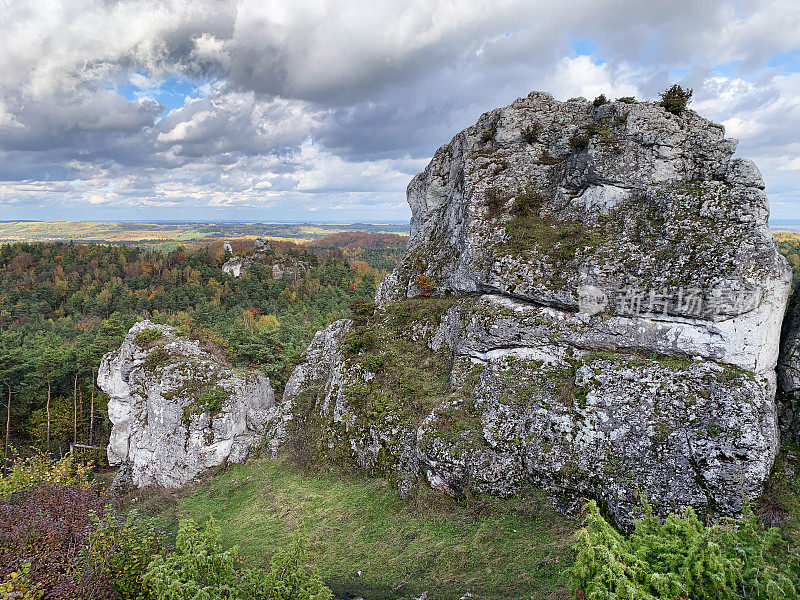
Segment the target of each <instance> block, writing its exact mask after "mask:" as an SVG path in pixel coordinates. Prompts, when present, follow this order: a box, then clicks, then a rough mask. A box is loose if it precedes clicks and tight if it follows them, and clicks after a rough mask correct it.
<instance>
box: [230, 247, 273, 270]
mask: <svg viewBox="0 0 800 600" xmlns="http://www.w3.org/2000/svg"><path fill="white" fill-rule="evenodd" d="M223 249H224V250H226V251H227V252H230V253H231V254H233V248H232V247H231V245H230V242H224V243H223ZM273 252H274V250H273V248H272V246H271V245H270V244H269V242H266V241H264V240H262V239H257V240H255V241H254V242H253V247H252V249H251V250H250V253H249V254H248V255H246V256H232V257H231V258H229V259H228V260H226V261H225V263H224V264H223V265H222V270H223V271H224V272H225V273H227V274H228V275H232V276H233V277H241V275H242V273H244V272H245V271H246V270H247V268H248V267H249V266H250V265H252V264H253V263H254V262H263V261H264V260H266V258H267V257H268V256H270V255H271V254H273Z"/></svg>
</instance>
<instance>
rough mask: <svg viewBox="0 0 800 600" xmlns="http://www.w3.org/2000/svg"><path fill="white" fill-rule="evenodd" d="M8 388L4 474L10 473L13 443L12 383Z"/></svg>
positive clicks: (7, 385)
mask: <svg viewBox="0 0 800 600" xmlns="http://www.w3.org/2000/svg"><path fill="white" fill-rule="evenodd" d="M6 387H7V388H8V404H6V445H5V449H4V450H3V475H7V474H8V448H9V446H10V445H11V444H10V439H11V433H10V432H11V385H10V384H8V383H7V384H6Z"/></svg>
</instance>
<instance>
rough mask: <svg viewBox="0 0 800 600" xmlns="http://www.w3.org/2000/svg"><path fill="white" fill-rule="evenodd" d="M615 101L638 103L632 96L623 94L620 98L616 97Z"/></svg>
mask: <svg viewBox="0 0 800 600" xmlns="http://www.w3.org/2000/svg"><path fill="white" fill-rule="evenodd" d="M617 102H622V103H623V104H638V103H639V102H638V101H637V100H636V98H634V97H633V96H623V97H622V98H617Z"/></svg>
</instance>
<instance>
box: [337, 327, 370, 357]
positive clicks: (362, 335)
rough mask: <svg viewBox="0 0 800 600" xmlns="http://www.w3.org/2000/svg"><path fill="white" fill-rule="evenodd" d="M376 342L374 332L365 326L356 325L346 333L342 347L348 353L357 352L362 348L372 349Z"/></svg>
mask: <svg viewBox="0 0 800 600" xmlns="http://www.w3.org/2000/svg"><path fill="white" fill-rule="evenodd" d="M377 344H378V338H377V337H376V336H375V332H374V331H372V330H370V329H368V328H367V327H356V328H355V329H354V330H353V331H351V332H350V333H349V334H347V336H346V338H345V340H344V348H345V351H346V352H347V353H348V354H358V353H359V352H362V351H364V350H372V349H373V348H375V346H376V345H377Z"/></svg>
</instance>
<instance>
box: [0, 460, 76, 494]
mask: <svg viewBox="0 0 800 600" xmlns="http://www.w3.org/2000/svg"><path fill="white" fill-rule="evenodd" d="M90 471H91V469H90V467H89V466H88V465H84V464H81V463H77V462H75V461H73V460H72V457H71V456H69V455H67V456H65V457H64V458H62V459H61V460H57V461H54V460H52V459H50V458H48V457H47V456H45V455H44V454H34V455H33V456H31V457H30V458H27V459H25V460H18V461H17V462H16V463H14V468H13V469H12V470H11V473H9V474H8V475H7V476H6V477H0V498H6V497H8V496H9V495H10V494H12V493H14V492H18V491H21V490H26V489H28V488H31V487H33V486H35V485H37V484H40V483H49V484H53V485H61V486H79V487H88V485H89V474H90Z"/></svg>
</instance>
